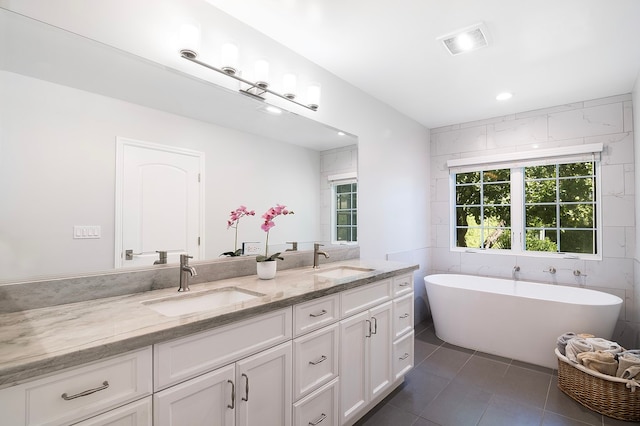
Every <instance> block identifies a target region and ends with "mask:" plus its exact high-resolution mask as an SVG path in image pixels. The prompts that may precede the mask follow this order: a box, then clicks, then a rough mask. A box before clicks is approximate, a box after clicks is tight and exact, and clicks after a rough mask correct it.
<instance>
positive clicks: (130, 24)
mask: <svg viewBox="0 0 640 426" xmlns="http://www.w3.org/2000/svg"><path fill="white" fill-rule="evenodd" d="M0 6H2V7H5V8H8V9H12V10H17V11H19V12H20V13H24V14H25V15H28V16H32V17H35V18H36V19H40V20H43V21H46V22H51V23H54V24H56V25H58V26H60V27H63V28H67V29H69V30H71V31H73V32H76V33H79V34H83V35H86V36H88V37H91V38H94V39H96V40H100V41H103V42H105V43H107V44H110V45H113V46H116V47H118V46H119V44H118V43H122V45H123V46H126V50H127V51H130V52H132V53H134V54H141V52H142V47H141V48H140V52H136V50H135V48H136V46H134V45H133V44H132V40H133V39H134V38H139V37H140V36H141V34H146V33H149V34H151V33H153V32H154V30H157V29H158V28H156V27H159V26H160V25H161V24H160V22H168V20H171V19H172V17H173V16H177V15H179V14H184V13H185V11H187V9H189V11H191V12H193V11H196V12H197V15H196V16H199V17H202V18H203V19H204V18H205V16H204V15H206V14H207V8H208V9H213V8H212V6H213V7H215V8H217V9H219V10H221V11H223V12H225V13H227V14H229V15H231V16H233V17H234V18H236V19H237V20H239V21H241V22H244V23H246V24H248V25H249V26H251V27H253V28H254V29H255V30H257V31H259V32H261V33H264V34H265V35H267V36H268V37H270V38H272V39H273V40H275V41H277V42H278V43H280V44H282V45H284V46H285V47H287V48H289V49H291V50H293V51H295V52H297V53H299V54H300V55H302V56H304V57H306V58H307V59H309V60H311V61H312V62H315V63H316V64H318V65H319V66H321V67H323V68H325V69H326V70H328V71H329V72H331V73H333V74H335V75H337V76H338V77H340V78H341V79H343V80H346V81H347V82H349V83H351V84H352V85H354V86H356V87H358V88H360V89H361V90H363V91H365V92H367V93H369V94H370V95H371V96H373V97H375V98H377V99H379V100H381V101H382V102H384V103H386V104H388V105H390V106H392V107H393V108H395V109H396V110H398V111H400V112H401V113H403V114H405V115H407V116H409V117H411V118H413V119H414V120H416V121H418V122H419V123H422V124H423V125H424V126H426V127H428V128H435V127H440V126H445V125H450V124H455V123H461V122H466V121H473V120H479V119H484V118H490V117H495V116H501V115H506V114H512V113H516V112H522V111H529V110H534V109H539V108H545V107H549V106H555V105H560V104H565V103H572V102H577V101H583V100H588V99H594V98H600V97H606V96H612V95H618V94H623V93H629V92H631V91H632V89H633V86H634V83H635V81H636V78H637V77H638V73H639V71H640V49H639V48H638V45H637V41H638V40H640V1H639V0H607V1H604V0H537V1H531V0H529V1H524V0H511V1H509V0H483V1H477V0H396V1H393V2H392V1H385V0H242V1H238V0H153V1H152V0H135V1H134V0H126V1H125V0H110V1H109V2H105V1H104V0H54V1H51V0H21V1H11V0H0ZM218 13H219V11H218ZM161 18H162V19H164V21H163V20H162V19H161ZM154 19H155V20H154ZM478 22H483V23H484V24H485V26H486V28H487V30H488V36H489V46H488V47H486V48H483V49H480V50H477V51H474V52H470V53H465V54H461V55H458V56H451V55H450V54H449V53H448V52H447V51H446V50H445V48H444V47H443V45H442V44H441V43H440V42H439V41H437V40H436V39H437V38H438V37H439V36H441V35H444V34H447V33H450V32H452V31H455V30H457V29H460V28H463V27H466V26H469V25H472V24H475V23H478ZM141 28H144V31H140V29H141ZM212 30H214V31H215V28H213V29H212ZM147 42H148V43H147V46H149V45H152V46H161V45H162V43H157V40H147ZM155 53H156V52H153V51H151V49H149V47H147V48H146V50H144V54H145V55H147V57H149V58H150V59H152V60H155V59H156V58H155V57H153V55H154V54H155ZM141 55H142V54H141ZM158 55H159V54H158ZM174 56H175V55H174ZM171 60H173V61H176V62H177V61H180V60H179V59H177V58H173V59H171ZM158 62H159V63H163V62H162V58H160V57H159V56H158ZM182 62H184V61H182ZM169 65H170V66H173V64H169ZM182 65H183V66H184V64H182ZM203 71H206V70H203ZM209 74H210V73H209ZM196 77H198V76H197V75H196ZM502 91H510V92H512V93H513V94H514V96H513V98H512V99H510V100H508V101H501V102H498V101H496V99H495V97H496V95H497V94H498V93H499V92H502Z"/></svg>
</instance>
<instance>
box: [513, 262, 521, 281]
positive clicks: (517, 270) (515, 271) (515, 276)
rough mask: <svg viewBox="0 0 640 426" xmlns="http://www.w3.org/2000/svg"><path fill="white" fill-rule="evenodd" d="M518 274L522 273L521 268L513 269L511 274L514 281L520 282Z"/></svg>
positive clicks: (515, 267)
mask: <svg viewBox="0 0 640 426" xmlns="http://www.w3.org/2000/svg"><path fill="white" fill-rule="evenodd" d="M518 272H520V267H519V266H518V265H516V266H514V267H513V272H511V275H513V279H514V280H516V281H517V280H518Z"/></svg>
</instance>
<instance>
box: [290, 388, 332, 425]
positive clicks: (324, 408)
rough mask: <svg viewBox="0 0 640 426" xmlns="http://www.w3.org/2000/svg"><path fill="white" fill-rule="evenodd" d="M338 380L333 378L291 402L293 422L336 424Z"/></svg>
mask: <svg viewBox="0 0 640 426" xmlns="http://www.w3.org/2000/svg"><path fill="white" fill-rule="evenodd" d="M338 380H339V379H335V380H333V381H332V382H330V383H328V384H326V385H324V386H323V387H321V388H320V389H318V390H317V391H315V392H313V393H312V394H310V395H309V396H307V397H306V398H304V399H301V400H300V401H298V402H296V403H295V404H293V424H294V425H296V426H297V425H304V426H307V425H310V426H311V425H312V426H316V425H318V426H338V425H339V421H338V420H339V417H338Z"/></svg>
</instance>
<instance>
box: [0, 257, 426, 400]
mask: <svg viewBox="0 0 640 426" xmlns="http://www.w3.org/2000/svg"><path fill="white" fill-rule="evenodd" d="M340 266H358V267H366V268H370V269H373V270H372V271H370V272H366V273H363V274H361V275H355V276H352V277H346V278H339V279H331V280H326V279H325V280H323V283H322V286H321V288H315V287H316V286H313V287H314V288H312V289H308V288H305V283H306V284H307V285H308V284H309V283H308V281H309V279H310V277H313V274H314V273H316V272H321V271H322V270H326V269H333V268H336V267H340ZM417 269H418V265H413V264H407V263H400V262H391V261H364V260H360V259H356V260H349V261H341V262H334V263H331V264H327V265H326V266H325V267H324V268H322V269H320V270H318V271H312V270H310V269H309V267H304V268H297V269H290V270H285V271H282V272H278V276H277V277H276V279H275V280H269V281H272V282H273V283H277V282H278V278H280V280H281V281H283V282H284V283H283V288H285V290H284V291H283V290H280V291H278V292H276V293H275V294H274V295H273V297H268V298H267V299H273V300H267V301H263V300H259V301H256V302H255V303H249V304H242V306H240V307H239V306H237V305H236V306H231V307H228V309H218V310H212V311H205V312H202V313H198V314H191V315H186V316H178V317H171V318H166V317H162V316H161V315H160V314H157V313H155V312H153V311H151V309H149V308H146V307H141V308H142V309H141V310H140V312H142V313H143V314H144V315H145V316H146V317H145V318H144V319H143V320H141V326H140V328H138V329H132V330H127V331H126V332H122V333H114V334H113V335H109V336H104V337H102V336H98V337H96V338H95V339H93V340H91V341H89V342H83V343H82V344H78V342H76V344H69V345H68V346H66V347H65V346H64V344H62V345H61V346H60V347H59V348H58V349H57V350H52V351H48V350H45V349H42V348H41V347H40V345H38V339H39V338H40V336H39V334H40V333H39V332H38V331H39V330H40V329H41V328H42V329H43V328H45V327H48V326H49V325H51V327H55V325H52V324H51V321H52V318H57V317H59V316H65V315H67V316H71V317H73V316H74V315H77V317H73V318H72V319H70V320H69V321H68V322H67V323H66V324H65V325H64V326H61V327H59V328H60V329H59V330H56V331H54V332H53V333H51V335H50V336H49V335H48V336H47V338H48V339H55V337H56V333H58V334H60V335H62V334H63V333H65V332H66V333H71V332H72V331H73V327H74V325H76V323H81V321H82V315H83V313H87V312H89V313H88V314H87V315H88V316H90V315H91V314H92V313H93V311H96V310H100V309H102V310H103V311H104V315H107V316H109V315H110V311H109V308H108V307H106V305H109V306H111V307H112V309H113V310H114V315H113V317H110V318H109V320H111V321H114V322H118V321H119V320H121V319H120V318H119V316H118V315H120V313H119V312H117V313H116V312H115V311H117V309H118V308H120V309H121V311H122V312H126V311H133V312H132V313H131V316H133V318H127V320H129V321H135V316H136V309H138V307H137V305H140V301H141V300H147V299H154V298H157V297H166V296H168V295H172V294H175V293H174V292H175V290H174V289H164V290H154V291H150V292H144V293H138V294H133V295H126V296H116V297H110V298H107V299H96V300H91V301H87V302H76V303H71V304H68V305H60V306H54V307H47V308H39V309H33V310H30V311H22V312H17V313H11V314H4V315H0V323H8V324H9V327H11V325H14V324H15V326H16V327H18V328H20V327H22V328H24V330H22V331H21V330H16V331H15V333H14V334H15V335H16V336H17V339H16V340H18V341H19V342H18V344H17V345H14V347H12V348H11V349H13V351H8V352H12V353H14V357H13V358H12V357H11V356H8V353H5V352H4V351H0V389H1V388H5V387H9V386H12V385H15V384H18V383H22V382H25V381H28V380H29V379H33V378H35V377H37V376H42V375H47V374H51V373H55V372H57V371H60V370H63V369H66V368H70V367H76V366H79V365H81V364H86V363H91V362H95V361H99V360H101V359H104V358H108V357H111V356H115V355H120V354H123V353H126V352H130V351H133V350H137V349H141V348H144V347H147V346H150V345H153V344H157V343H160V342H164V341H169V340H172V339H176V338H179V337H183V336H187V335H190V334H194V333H198V332H202V331H206V330H210V329H213V328H216V327H220V326H224V325H227V324H230V323H233V322H236V321H241V320H245V319H248V318H251V317H254V316H256V315H260V314H265V313H268V312H272V311H275V310H278V309H283V308H286V307H290V306H293V305H295V304H298V303H302V302H306V301H309V300H312V299H315V298H319V297H323V296H328V295H330V294H334V293H338V292H342V291H345V290H349V289H351V288H356V287H360V286H363V285H367V284H369V283H372V282H375V281H379V280H383V279H386V278H391V277H394V276H399V275H403V274H406V273H411V272H413V271H415V270H417ZM290 282H295V283H298V282H300V283H302V284H301V286H302V287H301V288H300V289H297V288H296V285H293V284H287V283H290ZM269 284H271V283H267V284H266V285H269ZM233 285H235V286H238V287H242V288H247V289H248V288H251V287H254V288H255V287H258V286H260V285H263V286H264V285H265V281H261V280H258V279H257V277H255V276H248V277H238V278H231V279H225V280H220V281H215V282H211V283H205V284H202V285H198V286H202V289H201V290H207V289H209V288H218V287H227V286H233ZM193 287H197V286H192V290H193ZM260 288H261V287H260ZM275 288H276V290H278V288H277V284H276V287H275ZM199 289H200V288H199ZM280 293H283V294H282V295H280ZM278 295H280V297H278ZM76 312H77V314H74V313H76ZM96 318H100V317H96ZM156 319H157V320H158V322H159V324H154V320H156ZM91 320H92V319H91V318H89V319H87V321H88V322H90V321H91ZM54 321H55V320H54ZM145 321H146V322H147V323H149V325H148V326H145V325H144V324H145ZM96 322H97V320H96ZM100 326H104V324H100ZM95 327H96V332H98V333H99V331H98V330H99V325H98V324H96V325H95ZM85 328H87V329H88V332H89V333H91V326H90V325H88V326H87V325H85ZM2 329H4V327H3V328H2ZM2 329H0V345H2V346H6V347H7V348H8V347H9V346H10V345H9V344H10V343H12V341H11V340H12V339H11V335H9V336H7V335H3V331H2ZM25 330H27V331H25ZM50 331H51V330H47V334H49V332H50ZM6 332H7V329H4V334H7V333H6ZM29 333H31V334H29ZM25 334H27V335H26V336H25ZM44 346H46V345H44ZM20 349H24V352H23V353H22V355H25V356H20V357H16V356H15V355H16V354H15V351H17V350H20Z"/></svg>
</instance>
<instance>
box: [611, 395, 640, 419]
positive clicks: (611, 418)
mask: <svg viewBox="0 0 640 426" xmlns="http://www.w3.org/2000/svg"><path fill="white" fill-rule="evenodd" d="M636 392H637V391H636ZM602 420H603V423H604V425H605V426H630V425H637V424H640V422H625V421H623V420H617V419H612V418H611V417H607V416H602Z"/></svg>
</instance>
